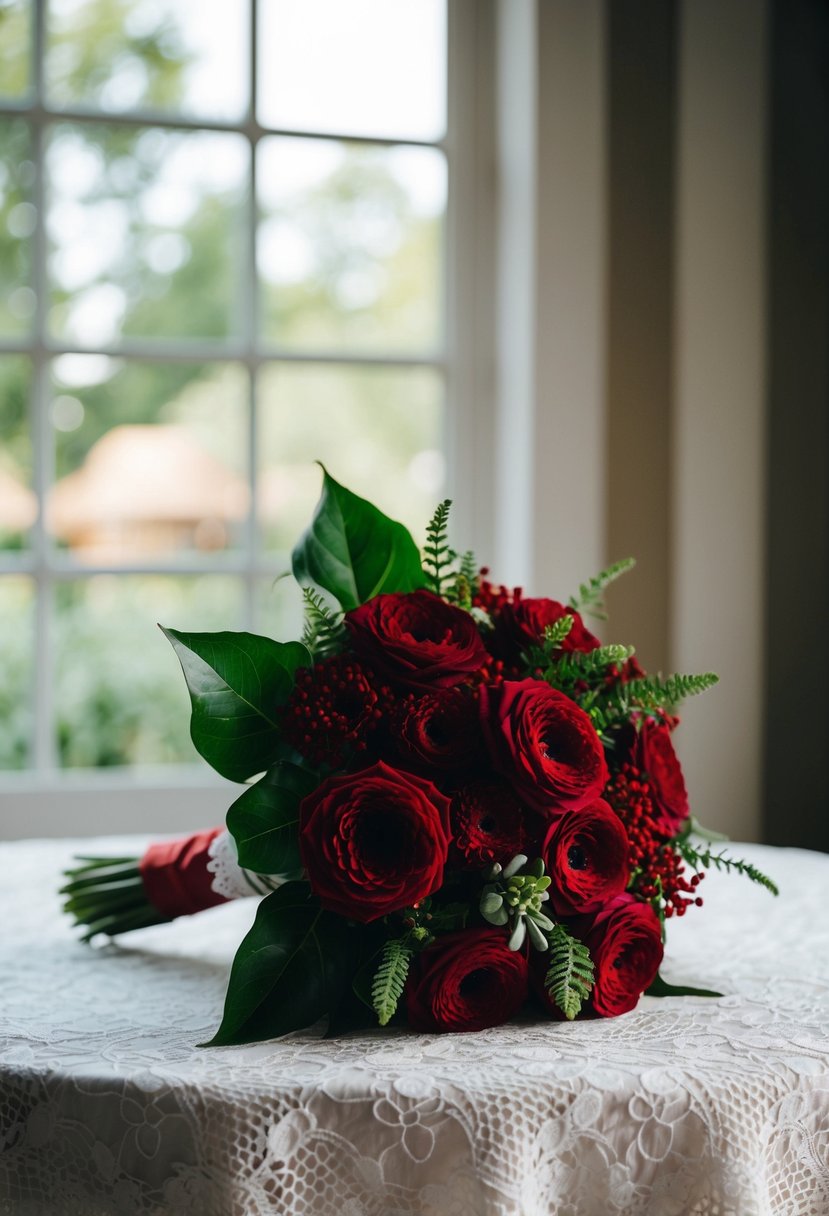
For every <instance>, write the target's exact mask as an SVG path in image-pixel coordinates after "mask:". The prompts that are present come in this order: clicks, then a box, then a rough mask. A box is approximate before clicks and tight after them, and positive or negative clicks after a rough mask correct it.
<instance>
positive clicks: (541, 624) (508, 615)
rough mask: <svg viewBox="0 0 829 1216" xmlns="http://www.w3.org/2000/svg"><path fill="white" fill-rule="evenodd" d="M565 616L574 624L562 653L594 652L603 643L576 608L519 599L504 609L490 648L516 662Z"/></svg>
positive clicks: (498, 654) (498, 619) (550, 602)
mask: <svg viewBox="0 0 829 1216" xmlns="http://www.w3.org/2000/svg"><path fill="white" fill-rule="evenodd" d="M563 616H571V617H572V618H573V624H572V626H571V627H570V632H569V633H568V634H567V637H566V638H565V639H564V641H563V642H562V643H561V649H562V650H571V651H572V650H580V651H585V652H586V651H590V650H595V649H596V647H597V646H599V645H600V644H601V643H600V642H599V639H598V638H597V637H596V636H595V635H594V634H592V633H591V632H590V630H589V629H588V628H587V627H586V625H585V624H584V621H583V620H582V619H581V616H580V615H579V614H578V612H576V610H575V609H574V608H568V607H567V606H566V605H565V604H559V603H558V601H557V600H547V599H532V598H530V599H519V600H515V601H514V602H513V603H506V604H504V605H503V606H502V608H501V610H500V612H499V613H498V616H497V618H496V623H495V633H494V635H493V639H492V644H491V649H492V652H493V654H496V655H497V656H498V658H502V659H505V660H506V661H507V662H509V661H514V660H516V659H517V658H518V656H519V655H520V654H521V652H522V651H524V650H527V649H528V648H529V647H530V646H533V645H538V643H539V642H540V641H541V640H542V639H543V637H544V630H545V629H546V628H547V626H548V625H554V624H555V623H556V621H560V620H561V618H562V617H563Z"/></svg>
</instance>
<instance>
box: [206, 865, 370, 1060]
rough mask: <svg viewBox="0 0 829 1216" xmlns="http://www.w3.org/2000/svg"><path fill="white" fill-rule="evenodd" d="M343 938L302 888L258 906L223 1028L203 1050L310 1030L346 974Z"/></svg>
mask: <svg viewBox="0 0 829 1216" xmlns="http://www.w3.org/2000/svg"><path fill="white" fill-rule="evenodd" d="M350 953H351V952H350V941H349V930H348V927H347V925H346V922H345V921H344V920H343V919H342V917H340V916H334V915H333V914H332V913H330V912H324V911H323V909H322V908H321V907H320V905H319V902H318V901H317V899H316V898H315V897H314V896H313V895H312V894H311V891H310V888H309V887H308V885H307V883H303V882H290V883H286V884H285V886H283V887H280V888H279V889H278V890H276V891H274V892H273V893H272V894H271V895H268V896H267V897H266V898H265V899H263V900H262V902H261V904H260V905H259V908H258V910H257V913H256V920H255V921H254V923H253V927H252V928H251V930H250V932H249V933H248V935H247V937H245V939H244V941H243V942H242V944H241V945H240V947H239V949H238V951H237V952H236V958H235V959H234V960H233V967H232V968H231V972H230V982H229V983H228V987H227V996H226V997H225V1008H224V1016H223V1017H222V1024H221V1026H220V1027H219V1029H218V1030H217V1031H216V1034H215V1035H214V1037H213V1038H212V1039H211V1041H210V1043H207V1044H205V1046H208V1047H219V1046H225V1045H227V1044H229V1043H254V1042H258V1041H261V1040H262V1039H271V1038H275V1037H276V1036H277V1035H282V1034H288V1033H289V1032H290V1031H292V1030H301V1029H303V1028H304V1027H306V1026H310V1025H312V1024H313V1023H314V1022H316V1021H318V1020H319V1019H320V1018H321V1017H324V1016H325V1015H326V1014H330V1013H332V1012H333V1010H334V1009H335V1008H336V1006H337V1005H338V1004H339V1001H340V999H341V997H342V994H343V991H344V989H345V986H346V983H347V980H348V973H349V966H350V961H351V960H350Z"/></svg>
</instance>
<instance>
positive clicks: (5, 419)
mask: <svg viewBox="0 0 829 1216" xmlns="http://www.w3.org/2000/svg"><path fill="white" fill-rule="evenodd" d="M31 379H32V372H31V366H30V364H29V360H28V359H24V358H22V357H20V356H16V355H12V356H8V355H6V356H4V357H2V358H0V549H21V548H23V547H24V546H25V545H26V544H27V543H28V532H29V528H30V527H31V526H32V524H33V523H34V521H35V518H36V516H37V499H36V498H35V495H34V493H33V491H32V444H31V435H30V430H29V398H30V394H31ZM0 670H2V668H0Z"/></svg>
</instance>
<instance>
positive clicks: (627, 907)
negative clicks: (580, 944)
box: [583, 894, 662, 1018]
mask: <svg viewBox="0 0 829 1216" xmlns="http://www.w3.org/2000/svg"><path fill="white" fill-rule="evenodd" d="M583 937H584V942H585V945H586V946H587V948H588V950H589V951H590V957H591V958H592V959H593V965H594V967H595V969H596V982H595V984H594V987H593V992H592V996H591V1003H592V1005H593V1009H594V1010H595V1012H596V1013H597V1014H598V1015H599V1016H600V1017H603V1018H613V1017H616V1015H617V1014H620V1013H627V1012H628V1010H630V1009H633V1008H634V1007H635V1005H636V1003H637V1001H638V1000H639V997H640V996H641V995H642V993H643V992H644V991H645V989H646V988H648V987H650V985H651V984H652V983H653V981H654V979H655V978H656V973H657V971H658V970H659V964H660V963H661V962H662V934H661V930H660V925H659V917H658V916H657V915H656V913H655V912H654V910H653V908H652V907H651V905H650V904H645V903H642V901H641V900H638V899H634V897H633V896H632V895H628V894H624V895H617V896H616V898H615V899H612V900H611V901H610V903H608V904H606V905H605V906H604V907H603V908H602V909H601V911H600V912H598V913H597V914H596V916H595V917H594V919H593V922H592V925H591V926H590V928H589V929H588V930H587V932H586V933H584V934H583Z"/></svg>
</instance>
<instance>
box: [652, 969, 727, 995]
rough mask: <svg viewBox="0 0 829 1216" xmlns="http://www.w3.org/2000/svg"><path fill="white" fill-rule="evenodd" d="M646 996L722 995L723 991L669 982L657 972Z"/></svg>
mask: <svg viewBox="0 0 829 1216" xmlns="http://www.w3.org/2000/svg"><path fill="white" fill-rule="evenodd" d="M645 996H722V993H721V992H714V990H713V989H711V988H688V987H686V986H685V985H684V984H669V983H668V981H667V980H663V978H662V976H661V975H660V974H659V973H658V972H657V975H656V979H655V980H654V981H653V983H652V984H651V986H650V988H648V989H646V991H645Z"/></svg>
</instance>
